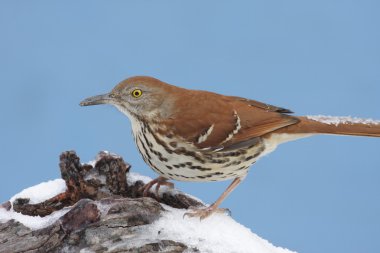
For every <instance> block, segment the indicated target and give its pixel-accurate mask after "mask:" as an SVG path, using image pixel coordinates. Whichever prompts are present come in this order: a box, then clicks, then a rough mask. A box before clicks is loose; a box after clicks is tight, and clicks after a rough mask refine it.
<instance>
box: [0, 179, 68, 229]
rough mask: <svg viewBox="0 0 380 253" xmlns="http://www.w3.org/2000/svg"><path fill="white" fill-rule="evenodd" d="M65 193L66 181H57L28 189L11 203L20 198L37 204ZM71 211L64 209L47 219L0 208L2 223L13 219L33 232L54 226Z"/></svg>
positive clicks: (15, 196) (0, 220)
mask: <svg viewBox="0 0 380 253" xmlns="http://www.w3.org/2000/svg"><path fill="white" fill-rule="evenodd" d="M65 191H66V184H65V181H64V180H63V179H55V180H51V181H48V182H44V183H40V184H38V185H35V186H32V187H29V188H26V189H24V190H22V191H21V192H20V193H17V194H16V195H14V196H13V197H12V198H11V199H10V200H9V201H10V202H11V203H13V201H15V200H16V199H18V198H27V199H29V200H30V201H29V204H37V203H41V202H43V201H45V200H47V199H50V198H52V197H54V196H56V195H58V194H60V193H62V192H65ZM69 210H70V208H64V209H62V210H59V211H56V212H53V213H52V214H50V215H47V216H45V217H40V216H28V215H23V214H21V213H17V212H15V211H14V210H13V208H11V210H9V211H7V210H6V209H4V208H0V222H1V223H4V222H7V221H9V220H12V219H13V220H15V221H18V222H20V223H22V224H23V225H24V226H26V227H28V228H30V229H32V230H37V229H41V228H44V227H47V226H49V225H51V224H53V223H54V222H56V221H57V220H58V219H59V218H60V217H62V216H63V215H64V214H66V213H67V212H68V211H69Z"/></svg>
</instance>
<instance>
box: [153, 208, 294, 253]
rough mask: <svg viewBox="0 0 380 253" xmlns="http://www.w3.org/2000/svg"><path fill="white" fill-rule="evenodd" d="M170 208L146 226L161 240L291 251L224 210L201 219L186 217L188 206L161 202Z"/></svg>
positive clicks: (206, 247)
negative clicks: (278, 245) (273, 242)
mask: <svg viewBox="0 0 380 253" xmlns="http://www.w3.org/2000/svg"><path fill="white" fill-rule="evenodd" d="M162 206H163V207H164V208H165V209H166V210H168V211H167V212H164V213H163V215H162V216H161V218H160V219H159V220H157V221H155V222H154V223H153V224H152V225H151V226H149V227H148V228H147V230H148V231H147V233H146V234H147V235H150V236H151V238H155V239H159V240H173V239H175V241H178V242H182V243H184V244H186V245H189V246H190V247H194V248H198V249H199V251H200V252H210V253H213V252H215V253H217V252H231V253H232V252H239V253H244V252H247V253H248V252H250V253H252V252H266V253H290V252H292V251H290V250H288V249H284V248H281V247H275V246H273V245H272V244H271V243H269V242H268V241H266V240H264V239H262V238H260V237H259V236H257V235H256V234H254V233H252V231H251V230H250V229H248V228H246V227H244V226H243V225H241V224H239V223H237V222H236V221H234V220H233V219H232V218H231V217H230V216H227V215H224V214H213V215H212V216H211V217H209V218H207V219H205V220H202V221H200V220H199V219H197V218H186V217H185V218H184V217H183V215H184V214H185V212H186V210H183V209H175V208H172V207H169V206H167V205H162Z"/></svg>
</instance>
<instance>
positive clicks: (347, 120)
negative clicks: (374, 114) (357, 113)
mask: <svg viewBox="0 0 380 253" xmlns="http://www.w3.org/2000/svg"><path fill="white" fill-rule="evenodd" d="M306 118H308V119H310V120H314V121H318V122H321V123H324V124H328V125H335V126H337V125H339V124H365V125H380V121H379V120H374V119H362V118H356V117H351V116H343V117H335V116H326V115H314V116H306Z"/></svg>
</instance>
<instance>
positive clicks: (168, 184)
mask: <svg viewBox="0 0 380 253" xmlns="http://www.w3.org/2000/svg"><path fill="white" fill-rule="evenodd" d="M167 180H168V179H166V178H164V177H158V178H156V179H153V180H152V181H150V182H149V183H147V184H145V185H144V186H143V187H141V189H140V192H141V191H142V195H143V197H148V196H149V191H150V189H151V188H152V187H153V186H154V185H156V187H155V195H156V196H155V197H156V198H157V199H158V200H159V199H160V195H159V190H160V187H161V185H164V186H166V187H169V188H170V189H173V188H174V184H173V183H172V182H168V181H167Z"/></svg>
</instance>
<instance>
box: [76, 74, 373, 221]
mask: <svg viewBox="0 0 380 253" xmlns="http://www.w3.org/2000/svg"><path fill="white" fill-rule="evenodd" d="M98 104H110V105H113V106H115V107H116V108H117V109H118V110H120V111H121V112H122V113H123V114H125V115H126V116H127V117H128V118H129V120H130V122H131V125H132V133H133V137H134V141H135V143H136V145H137V148H138V150H139V152H140V153H141V155H142V158H143V160H144V161H145V162H146V163H147V164H148V165H149V167H151V168H152V169H153V170H154V171H155V172H156V173H158V174H159V176H158V177H157V178H156V179H153V180H152V181H151V182H149V183H148V184H146V185H145V186H144V188H143V189H142V190H143V193H144V194H143V195H144V196H147V194H148V192H149V191H150V190H151V188H152V187H153V186H154V185H156V192H157V193H158V189H159V188H160V186H162V185H167V186H170V187H173V183H171V182H169V181H168V180H178V181H190V182H210V181H224V180H232V182H231V184H230V185H229V186H228V187H227V188H226V190H225V191H224V192H223V193H222V194H221V196H220V197H219V198H218V199H217V200H216V201H215V202H214V203H213V204H211V205H209V206H207V207H202V208H197V209H191V210H190V211H188V212H187V213H185V216H189V217H198V218H200V219H205V218H207V217H209V216H210V215H212V214H213V213H217V212H226V209H223V208H219V206H220V204H221V203H222V201H223V200H224V199H225V198H226V197H227V196H228V195H229V194H230V193H231V192H232V191H233V190H234V189H235V188H236V187H237V186H238V185H239V184H240V183H241V182H242V181H243V180H244V178H245V177H246V175H247V173H248V171H249V169H250V167H251V165H252V164H254V163H255V162H256V161H257V160H258V159H260V158H261V157H263V156H264V155H267V154H269V153H270V152H272V151H274V150H275V149H276V147H277V146H278V145H279V144H282V143H285V142H288V141H293V140H296V139H300V138H304V137H310V136H313V135H317V134H334V135H354V136H368V137H380V121H376V120H372V119H359V118H351V117H331V116H294V115H292V113H293V112H292V111H290V110H288V109H285V108H282V107H277V106H273V105H270V104H266V103H262V102H259V101H256V100H252V99H247V98H243V97H237V96H227V95H221V94H217V93H213V92H209V91H201V90H191V89H185V88H181V87H178V86H175V85H171V84H168V83H166V82H163V81H160V80H158V79H156V78H153V77H149V76H134V77H130V78H128V79H126V80H124V81H122V82H120V83H119V84H117V85H116V86H115V87H114V88H113V89H112V90H111V92H109V93H107V94H103V95H97V96H92V97H89V98H87V99H84V100H83V101H82V102H80V105H81V106H91V105H98Z"/></svg>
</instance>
